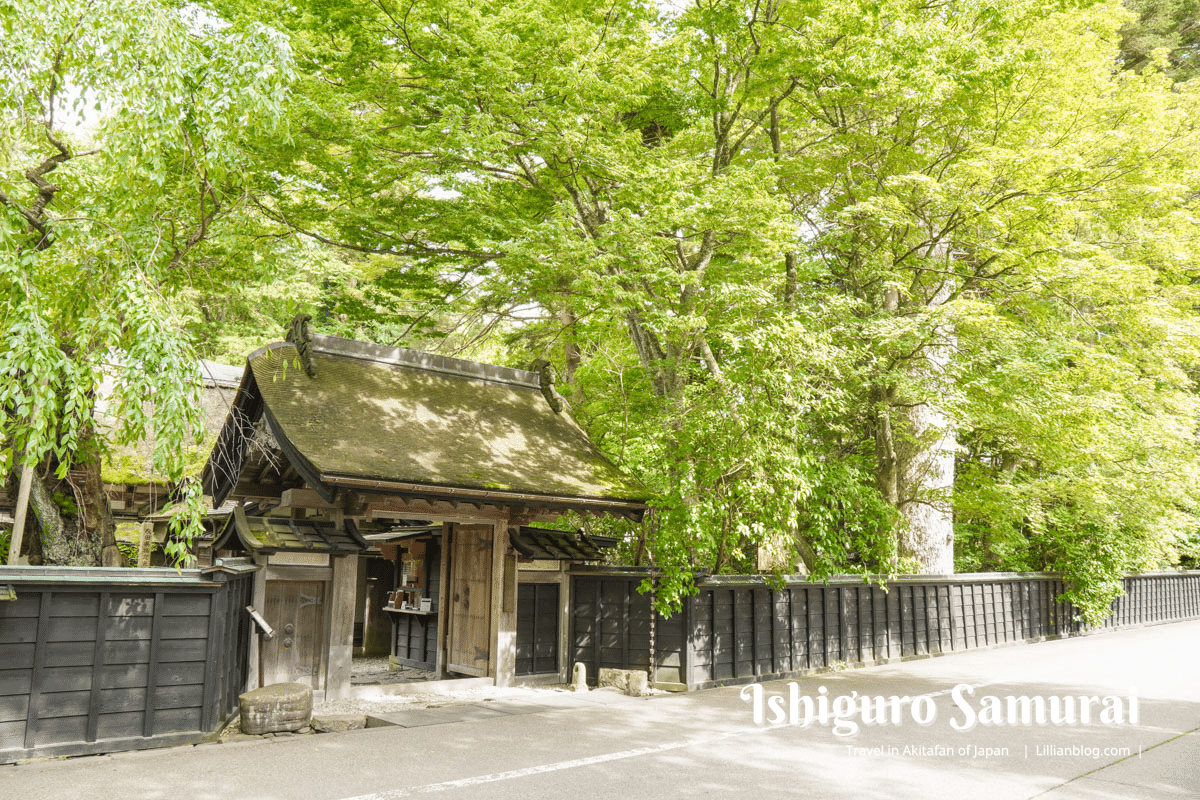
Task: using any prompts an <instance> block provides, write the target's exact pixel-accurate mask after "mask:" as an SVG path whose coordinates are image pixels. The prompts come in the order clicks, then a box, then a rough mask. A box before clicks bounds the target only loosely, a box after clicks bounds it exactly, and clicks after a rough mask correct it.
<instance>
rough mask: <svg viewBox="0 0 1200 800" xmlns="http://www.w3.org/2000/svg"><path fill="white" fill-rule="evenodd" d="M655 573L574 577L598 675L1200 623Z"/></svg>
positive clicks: (1194, 576)
mask: <svg viewBox="0 0 1200 800" xmlns="http://www.w3.org/2000/svg"><path fill="white" fill-rule="evenodd" d="M647 575H648V573H647V572H644V571H636V570H630V569H625V570H620V569H616V570H612V569H609V570H606V569H604V568H592V569H588V570H586V571H580V572H578V573H576V574H575V575H574V576H573V579H572V580H573V589H572V609H573V614H572V619H573V625H572V658H573V660H575V661H583V662H584V663H585V664H587V665H588V675H589V678H591V679H594V677H595V675H596V672H597V670H598V669H599V668H600V667H619V668H625V669H646V668H647V665H648V664H650V663H653V664H654V667H655V669H654V673H655V674H653V675H652V676H651V680H655V681H670V682H678V683H684V684H686V685H687V686H688V687H689V688H693V689H695V688H705V687H709V686H714V685H719V684H726V683H747V682H751V681H757V680H764V679H772V678H779V677H787V676H792V675H798V674H803V673H806V672H813V671H819V670H823V669H830V668H835V667H838V666H841V665H860V664H873V663H881V662H886V661H889V660H894V659H901V658H903V659H908V658H919V657H926V656H932V655H941V654H945V653H951V652H960V651H964V650H973V649H979V648H987V647H996V646H1002V645H1008V644H1014V643H1018V642H1030V641H1039V640H1042V639H1047V638H1059V637H1063V636H1070V635H1074V634H1078V633H1087V632H1090V631H1091V630H1105V629H1113V628H1118V627H1123V626H1130V625H1146V624H1157V623H1161V622H1171V621H1179V620H1183V619H1191V618H1196V617H1200V572H1179V573H1164V574H1154V575H1136V576H1130V577H1128V578H1126V579H1125V594H1124V596H1122V597H1119V598H1117V599H1116V600H1114V601H1113V604H1112V610H1111V613H1110V615H1109V616H1108V618H1106V619H1105V620H1104V621H1103V622H1102V623H1101V624H1100V625H1098V626H1096V627H1095V628H1093V629H1089V630H1083V629H1081V627H1080V624H1079V623H1078V622H1076V621H1075V617H1076V609H1075V608H1074V607H1073V606H1072V605H1071V604H1070V603H1067V602H1066V601H1064V600H1061V599H1059V598H1061V596H1062V594H1063V592H1064V591H1065V588H1066V587H1065V585H1064V583H1063V582H1062V580H1061V579H1060V578H1059V577H1058V576H1055V575H1047V574H1040V573H1020V574H1011V573H995V574H977V575H961V576H954V577H949V578H923V577H919V576H914V577H902V578H898V579H894V580H892V581H891V582H890V583H889V584H888V586H887V589H886V591H885V590H884V589H883V588H882V587H881V586H879V585H877V584H865V583H863V582H862V580H861V579H857V578H853V579H851V578H842V579H832V580H830V581H829V582H828V583H824V584H812V583H791V584H788V585H787V586H785V587H784V588H783V589H782V590H781V589H777V588H773V587H771V586H768V585H767V584H766V582H765V580H764V579H763V578H762V577H760V576H729V577H725V576H722V577H719V578H713V579H710V580H709V581H707V582H702V583H701V584H700V586H699V587H698V588H699V592H698V594H696V595H694V596H692V597H689V598H687V600H686V601H685V603H684V608H683V611H682V613H681V614H677V615H675V616H673V617H671V618H670V619H664V618H663V617H662V616H661V615H659V614H658V613H657V612H653V610H652V607H651V603H650V599H649V597H648V596H647V595H642V594H640V593H638V592H637V587H638V586H639V584H640V583H641V582H642V580H643V579H644V578H645V577H646V576H647ZM26 613H28V611H27V612H26ZM26 624H28V623H26ZM648 628H649V629H650V630H655V629H657V631H659V633H658V635H657V637H656V638H655V637H650V636H646V635H645V631H646V630H647V629H648ZM14 630H15V629H14ZM26 658H28V654H27V655H26ZM2 680H3V674H2V673H0V681H2ZM3 713H4V712H3V706H0V738H2V737H3V735H4V728H3V726H4V724H5V723H4V721H3Z"/></svg>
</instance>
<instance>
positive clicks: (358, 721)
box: [312, 714, 367, 733]
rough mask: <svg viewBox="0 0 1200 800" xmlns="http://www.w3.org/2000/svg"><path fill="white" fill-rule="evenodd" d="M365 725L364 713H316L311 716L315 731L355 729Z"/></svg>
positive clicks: (326, 731)
mask: <svg viewBox="0 0 1200 800" xmlns="http://www.w3.org/2000/svg"><path fill="white" fill-rule="evenodd" d="M366 726H367V715H366V714H318V715H314V716H313V718H312V727H313V730H314V731H316V732H317V733H335V732H337V731H357V730H359V729H361V728H365V727H366Z"/></svg>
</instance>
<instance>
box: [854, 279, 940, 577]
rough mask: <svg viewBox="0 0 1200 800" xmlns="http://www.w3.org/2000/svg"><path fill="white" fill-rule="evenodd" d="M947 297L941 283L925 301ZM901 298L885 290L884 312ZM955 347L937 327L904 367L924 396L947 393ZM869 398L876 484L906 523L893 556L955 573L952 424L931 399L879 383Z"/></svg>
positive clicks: (921, 569)
mask: <svg viewBox="0 0 1200 800" xmlns="http://www.w3.org/2000/svg"><path fill="white" fill-rule="evenodd" d="M950 293H951V286H950V284H949V282H942V283H941V284H939V285H938V286H937V287H936V289H935V290H934V291H933V292H932V296H931V297H930V298H929V299H928V300H927V305H928V307H930V308H936V307H938V306H940V305H942V304H943V303H945V302H946V301H947V300H948V299H949V297H950ZM898 300H899V298H898V295H897V294H896V293H895V292H894V290H889V294H888V297H887V298H886V299H885V310H888V311H896V310H897V308H898V305H899V302H898ZM953 348H954V337H953V332H952V331H950V330H949V329H948V328H947V327H944V326H936V327H935V328H934V329H933V330H932V331H931V334H930V341H929V343H927V344H926V346H925V347H924V348H922V349H921V351H920V352H919V353H917V354H915V355H914V356H913V358H912V359H911V360H910V362H909V364H910V365H911V366H910V368H911V369H912V370H913V372H914V376H915V377H917V378H919V379H920V382H921V383H924V384H925V386H926V387H927V389H926V395H932V396H933V397H935V398H936V397H937V396H938V395H940V394H942V392H944V391H945V386H946V378H945V375H946V370H947V368H948V366H949V364H950V359H951V356H952V353H953ZM871 400H872V404H873V406H874V416H875V426H874V427H875V432H874V433H875V452H876V481H877V484H878V486H879V489H880V491H881V492H882V493H883V496H884V497H885V498H886V499H887V501H888V502H889V503H892V504H893V505H895V506H896V508H897V509H898V510H899V511H900V514H901V516H902V518H903V521H902V523H901V527H900V530H899V531H898V532H897V535H896V558H897V559H898V560H899V561H902V562H908V563H907V564H906V565H905V566H906V567H912V568H914V569H915V570H916V572H918V573H920V574H925V575H951V574H953V573H954V520H953V515H952V513H951V497H952V493H953V489H954V451H955V447H956V444H957V440H956V434H955V431H954V426H953V424H952V422H951V420H950V418H949V416H948V415H947V414H946V413H945V410H944V409H942V408H940V407H939V406H938V405H937V403H936V400H934V401H930V400H928V399H924V400H922V399H917V398H906V397H901V396H898V395H897V392H896V391H895V389H894V388H893V387H890V386H876V387H875V388H873V389H872V392H871Z"/></svg>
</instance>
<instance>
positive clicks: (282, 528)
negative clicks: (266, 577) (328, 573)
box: [213, 508, 368, 554]
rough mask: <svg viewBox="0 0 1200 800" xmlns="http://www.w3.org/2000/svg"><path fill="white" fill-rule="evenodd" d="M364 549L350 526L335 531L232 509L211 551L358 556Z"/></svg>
mask: <svg viewBox="0 0 1200 800" xmlns="http://www.w3.org/2000/svg"><path fill="white" fill-rule="evenodd" d="M367 547H368V545H367V543H366V542H365V541H363V539H362V537H361V536H359V535H358V532H357V530H355V528H354V523H353V522H347V523H346V526H345V527H344V528H338V527H337V526H336V525H334V524H333V523H332V522H315V521H312V520H293V519H286V518H278V519H277V518H273V517H250V516H247V515H246V513H245V512H244V511H243V510H242V509H241V508H235V509H234V510H233V513H231V514H230V515H229V518H228V519H227V520H226V522H225V524H224V526H222V528H221V529H220V530H219V531H218V532H217V536H216V541H214V542H213V550H226V549H229V550H245V551H247V552H250V553H333V554H346V553H359V552H361V551H363V550H365V549H367Z"/></svg>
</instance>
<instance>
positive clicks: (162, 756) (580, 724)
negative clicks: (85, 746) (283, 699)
mask: <svg viewBox="0 0 1200 800" xmlns="http://www.w3.org/2000/svg"><path fill="white" fill-rule="evenodd" d="M1197 665H1200V622H1185V623H1176V624H1170V625H1161V626H1156V627H1152V628H1142V629H1136V630H1129V631H1122V632H1117V633H1108V634H1101V635H1095V636H1089V637H1083V638H1078V639H1069V640H1064V641H1055V642H1043V643H1040V644H1033V645H1023V646H1015V647H1006V648H1000V649H995V650H989V651H983V652H976V653H970V654H965V655H955V656H947V657H943V658H934V659H924V660H919V661H910V662H906V663H902V664H892V665H887V666H882V667H873V668H868V669H862V670H854V671H846V672H838V673H826V674H823V675H814V676H810V677H807V678H803V679H800V680H798V681H797V682H796V683H797V689H796V692H797V697H798V698H799V700H798V703H797V713H798V716H799V717H803V710H804V708H805V701H804V700H803V698H806V697H807V698H811V700H812V702H814V711H817V710H819V709H818V707H817V706H816V702H817V701H818V700H819V699H820V698H821V697H822V694H821V692H820V688H821V687H824V688H825V696H827V697H830V698H836V697H839V696H851V697H854V695H853V694H852V693H854V692H857V693H858V696H860V697H861V696H862V695H866V696H868V697H871V698H874V697H877V696H880V697H883V698H885V700H886V698H890V697H891V696H893V695H895V696H896V697H905V696H907V697H909V698H920V697H928V698H929V699H928V700H917V701H916V702H915V703H914V702H912V701H908V702H903V701H897V703H896V704H895V705H896V709H897V713H898V715H899V716H898V720H899V721H898V722H897V723H893V722H892V721H891V716H890V714H891V711H892V704H891V703H887V704H886V707H885V712H886V714H885V720H886V723H885V724H875V725H863V724H861V722H862V716H861V712H862V708H861V703H860V701H859V700H858V698H855V703H856V709H857V710H856V711H855V712H854V714H852V715H846V716H844V717H843V724H842V726H841V727H840V728H838V730H841V731H842V732H845V731H846V730H848V728H849V727H850V726H849V725H847V724H846V721H847V720H850V721H853V722H856V723H860V724H859V730H858V731H857V733H856V734H855V735H853V736H839V735H835V732H834V730H835V725H834V724H833V723H834V720H827V721H826V723H824V724H822V723H821V721H820V720H819V719H814V720H813V721H811V723H810V724H809V725H807V726H802V725H800V724H795V725H793V724H788V720H787V716H788V714H789V713H790V706H789V702H788V692H789V687H788V684H787V682H786V681H778V682H772V683H767V684H764V685H763V699H764V706H763V710H764V723H763V724H755V722H754V703H753V697H752V695H751V690H746V691H745V692H743V689H742V688H741V687H729V688H723V689H713V690H709V691H703V692H693V693H690V694H684V695H669V696H656V697H653V698H648V699H638V700H634V699H625V698H616V697H612V696H609V697H607V698H606V702H603V703H596V704H592V703H588V704H587V705H582V706H580V707H575V708H569V709H548V708H539V707H536V706H534V705H532V704H528V703H525V704H523V705H522V706H521V707H517V706H513V707H510V708H508V709H507V710H502V709H499V708H488V707H487V705H486V704H480V705H478V706H472V707H471V708H470V709H463V710H462V711H461V713H459V714H458V716H459V717H462V719H461V721H457V722H442V723H440V724H419V725H416V726H414V727H407V728H405V727H389V728H375V729H369V730H363V731H351V732H347V733H339V734H321V735H318V736H306V737H295V738H289V739H274V740H266V741H252V742H243V743H235V744H223V745H217V744H212V745H201V746H198V747H186V748H174V749H169V750H154V751H146V752H141V753H123V754H115V755H111V756H91V757H85V758H77V759H68V760H63V761H43V762H36V763H28V764H21V765H16V766H7V767H0V798H4V799H5V800H9V799H10V798H11V799H12V800H16V799H17V798H20V800H41V799H42V798H98V799H99V800H125V799H126V798H138V799H140V800H160V799H161V800H167V798H170V799H171V800H184V799H186V800H209V799H210V798H239V799H240V800H276V799H278V800H284V799H285V798H286V800H295V798H304V800H349V799H350V798H353V799H354V800H391V798H402V797H411V796H424V795H436V796H439V797H445V798H455V799H456V800H457V799H458V798H487V799H488V800H500V799H503V798H514V799H515V798H520V799H521V800H529V798H575V797H581V798H659V797H664V798H665V797H670V798H678V797H701V796H712V797H718V796H719V797H732V798H741V797H747V798H751V797H752V798H773V797H801V796H802V797H816V798H854V799H855V800H872V799H873V798H888V799H889V800H890V798H909V797H911V798H942V797H946V798H951V797H952V798H969V799H970V800H984V799H985V798H1029V797H1042V798H1048V799H1049V800H1068V799H1070V800H1108V799H1110V798H1111V800H1118V798H1119V799H1120V800H1127V799H1128V798H1180V797H1191V798H1198V797H1200V732H1198V729H1200V669H1198V668H1197ZM960 684H963V685H967V686H970V687H972V688H973V689H974V695H971V694H968V693H966V691H965V690H960V698H959V701H958V704H956V703H955V697H954V695H953V690H954V687H956V686H958V685H960ZM1131 693H1132V694H1135V695H1136V697H1137V703H1136V705H1137V721H1136V722H1132V721H1130V719H1129V718H1130V715H1131V714H1130V712H1131V711H1132V710H1133V709H1132V708H1131V705H1132V704H1131V702H1130V700H1129V697H1130V694H1131ZM743 695H745V696H743ZM988 695H991V696H995V697H997V698H999V699H998V700H997V701H996V703H995V704H994V705H995V710H994V711H992V712H989V713H990V714H992V716H993V720H989V718H988V717H987V716H986V715H985V714H984V713H983V712H984V709H985V708H986V707H989V706H990V705H991V703H990V701H987V700H986V699H985V698H986V697H987V696H988ZM1010 695H1011V696H1014V697H1028V698H1030V700H1029V703H1030V707H1031V709H1036V706H1037V703H1038V701H1039V699H1040V701H1041V702H1042V703H1044V704H1045V705H1046V713H1047V715H1049V714H1050V712H1051V711H1052V710H1053V708H1054V706H1052V703H1053V702H1055V701H1054V700H1053V698H1059V701H1058V705H1057V708H1058V710H1059V712H1060V714H1061V713H1062V712H1063V710H1064V708H1065V699H1064V698H1068V697H1070V698H1076V700H1075V704H1076V709H1075V711H1076V721H1075V722H1074V723H1073V724H1072V723H1066V722H1064V723H1062V724H1058V725H1055V724H1053V723H1051V722H1049V721H1047V722H1046V723H1045V724H1041V725H1039V724H1036V722H1034V721H1031V722H1030V723H1029V724H1021V722H1020V718H1019V713H1020V705H1019V703H1020V701H1017V704H1016V706H1015V710H1016V712H1017V718H1016V719H1015V720H1014V721H1013V722H1014V724H1008V721H1007V700H1006V698H1007V697H1008V696H1010ZM772 696H780V697H781V698H782V700H781V701H777V702H778V703H779V706H778V707H779V709H780V711H781V715H782V716H783V717H784V718H785V721H784V723H783V724H770V720H771V718H772V716H773V714H772V708H773V707H772V705H770V704H769V703H768V702H767V700H768V698H770V697H772ZM1079 697H1097V698H1099V700H1097V701H1096V702H1094V703H1090V704H1089V712H1090V721H1089V723H1088V724H1083V723H1081V722H1080V721H1079V714H1080V711H1079V705H1080V702H1079V701H1078V699H1077V698H1079ZM747 698H750V699H747ZM1105 698H1115V699H1108V700H1107V701H1105ZM594 699H596V700H599V699H600V698H599V697H596V698H594ZM843 702H849V701H843ZM1106 703H1107V704H1106ZM962 706H966V707H968V708H970V709H971V712H972V713H974V714H976V715H977V716H979V717H980V718H981V719H982V720H984V721H994V718H995V717H997V716H998V719H999V722H1000V724H981V723H980V722H979V721H977V724H976V725H975V726H974V727H973V728H971V729H970V730H963V731H960V730H957V729H956V728H955V727H954V726H955V725H962V724H963V723H964V722H965V721H966V717H967V712H966V711H965V710H964V709H963V708H962ZM1118 708H1119V710H1120V713H1121V719H1120V721H1117V719H1116V714H1117V710H1118ZM868 711H869V712H873V711H874V706H873V705H872V706H871V707H870V708H869V709H868ZM914 711H915V713H916V715H917V717H919V718H922V719H928V721H927V723H926V724H919V723H918V722H917V721H914V719H913V714H914ZM1031 713H1034V712H1033V711H1031ZM814 716H815V714H814ZM1101 717H1103V720H1102V719H1101ZM797 721H798V722H801V721H803V720H802V719H798V720H797ZM425 722H436V720H434V719H432V717H431V718H430V719H428V720H425ZM414 724H415V723H414Z"/></svg>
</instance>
